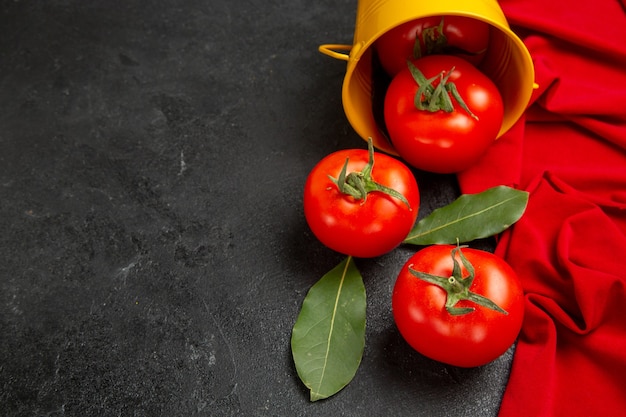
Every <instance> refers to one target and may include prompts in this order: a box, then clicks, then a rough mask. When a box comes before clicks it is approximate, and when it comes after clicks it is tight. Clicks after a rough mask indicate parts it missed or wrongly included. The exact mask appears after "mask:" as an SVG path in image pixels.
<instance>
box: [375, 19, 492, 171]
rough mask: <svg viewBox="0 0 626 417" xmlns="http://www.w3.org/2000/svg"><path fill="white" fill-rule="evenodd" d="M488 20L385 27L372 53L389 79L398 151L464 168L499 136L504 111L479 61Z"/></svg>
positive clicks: (434, 166)
mask: <svg viewBox="0 0 626 417" xmlns="http://www.w3.org/2000/svg"><path fill="white" fill-rule="evenodd" d="M489 31H490V29H489V25H488V24H487V23H485V22H483V21H481V20H477V19H472V18H469V17H464V16H443V17H437V16H433V17H427V18H422V19H417V20H413V21H409V22H407V23H404V24H402V25H400V26H397V27H395V28H393V29H392V30H390V31H388V32H386V33H385V34H383V35H382V36H381V37H380V38H379V39H378V40H377V41H376V44H375V52H376V53H377V56H378V59H379V60H380V63H381V65H382V67H383V68H384V70H385V71H386V72H387V74H388V75H389V76H390V77H392V81H391V83H390V85H389V86H388V88H387V91H386V95H385V102H384V120H385V125H386V129H387V131H388V135H389V138H390V140H391V142H392V144H393V146H394V148H395V149H396V151H397V152H398V154H399V155H400V156H401V157H402V159H404V160H405V161H406V162H408V163H409V164H410V165H412V166H414V167H416V168H419V169H422V170H425V171H431V172H437V173H454V172H460V171H463V170H465V169H467V168H469V167H470V166H472V165H473V164H475V163H476V162H477V161H478V159H479V158H480V157H481V156H482V155H483V154H484V153H485V151H486V150H487V148H488V147H489V145H491V144H492V143H493V141H494V140H495V139H496V137H497V135H498V133H499V131H500V127H501V126H502V118H503V114H504V110H503V104H502V97H501V96H500V92H499V91H498V88H497V87H496V85H495V84H494V83H493V82H492V81H491V79H489V78H488V77H487V76H486V75H485V74H483V73H482V72H481V71H480V70H479V69H478V66H479V65H480V64H481V62H482V61H483V59H484V58H485V55H486V53H487V51H488V47H489Z"/></svg>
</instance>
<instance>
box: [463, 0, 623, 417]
mask: <svg viewBox="0 0 626 417" xmlns="http://www.w3.org/2000/svg"><path fill="white" fill-rule="evenodd" d="M500 5H501V7H502V8H503V10H504V12H505V14H506V16H507V19H508V20H509V23H510V24H511V26H512V28H513V29H514V31H515V32H516V33H517V34H518V35H519V36H520V37H521V38H522V39H523V40H524V42H525V44H526V46H527V47H528V49H529V51H530V53H531V55H532V57H533V61H534V64H535V71H536V82H537V83H538V84H539V88H538V89H537V90H536V92H535V94H534V96H533V99H532V105H531V106H530V108H529V109H528V110H527V112H526V114H525V116H524V117H523V119H522V120H520V121H519V122H518V123H517V124H516V125H515V126H514V128H513V129H511V130H510V131H509V132H508V133H507V134H505V135H504V136H503V137H502V138H500V139H499V140H498V142H496V144H495V145H494V146H493V147H492V149H491V150H490V151H489V153H488V154H487V155H486V156H485V157H484V159H483V160H482V161H481V163H480V164H479V165H478V166H476V167H474V168H472V169H471V170H469V171H467V172H463V173H461V174H459V176H458V177H459V183H460V186H461V190H462V191H463V192H465V193H473V192H478V191H482V190H483V189H485V188H488V187H490V186H493V185H497V184H506V185H512V186H515V187H518V188H521V189H526V190H528V191H530V193H531V195H530V200H529V204H528V209H527V211H526V213H525V215H524V217H523V218H522V219H521V220H520V221H519V222H518V223H517V224H515V225H514V226H513V228H511V229H510V230H508V231H507V232H505V233H504V234H503V235H502V236H501V237H500V239H499V241H498V245H497V249H496V253H498V254H499V255H501V256H503V257H504V258H505V259H507V261H508V262H509V263H510V264H511V265H512V266H513V267H514V268H515V269H516V270H517V272H518V274H519V275H520V277H521V279H522V281H523V285H524V289H525V291H526V318H525V321H524V326H523V329H522V333H521V335H520V339H519V342H518V346H517V350H516V352H515V357H514V360H513V367H512V370H511V377H510V381H509V384H508V386H507V389H506V392H505V395H504V398H503V403H502V406H501V410H500V416H504V417H510V416H518V415H519V416H533V417H536V416H568V417H570V416H623V415H625V413H626V5H625V3H624V1H623V0H622V1H621V2H619V1H616V0H597V1H582V0H570V1H567V2H566V1H556V2H550V1H544V0H502V1H501V2H500Z"/></svg>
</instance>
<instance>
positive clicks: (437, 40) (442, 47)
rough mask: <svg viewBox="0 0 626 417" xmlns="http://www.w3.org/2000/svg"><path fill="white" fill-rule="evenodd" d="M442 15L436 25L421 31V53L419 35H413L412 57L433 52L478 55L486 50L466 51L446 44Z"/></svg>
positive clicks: (419, 56)
mask: <svg viewBox="0 0 626 417" xmlns="http://www.w3.org/2000/svg"><path fill="white" fill-rule="evenodd" d="M443 28H444V16H441V21H440V22H439V24H438V25H437V26H432V27H428V28H426V29H424V30H423V31H422V36H421V42H423V43H424V47H425V48H426V51H425V52H424V53H422V45H421V42H420V37H419V36H416V37H415V44H414V45H413V57H414V58H416V59H417V58H421V57H422V56H426V55H433V54H455V53H459V54H465V55H470V56H472V55H480V54H482V53H484V52H485V51H486V49H483V50H480V51H475V52H473V51H467V50H465V49H462V48H456V47H454V46H450V45H448V38H447V37H446V35H445V33H444V30H443Z"/></svg>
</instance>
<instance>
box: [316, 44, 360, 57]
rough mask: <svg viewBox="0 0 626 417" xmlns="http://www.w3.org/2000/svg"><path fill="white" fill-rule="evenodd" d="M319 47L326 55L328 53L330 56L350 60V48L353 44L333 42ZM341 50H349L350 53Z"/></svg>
mask: <svg viewBox="0 0 626 417" xmlns="http://www.w3.org/2000/svg"><path fill="white" fill-rule="evenodd" d="M318 49H319V51H320V52H321V53H323V54H324V55H328V56H329V57H332V58H335V59H340V60H342V61H348V60H349V58H350V50H351V49H352V45H345V44H332V43H331V44H325V45H320V47H319V48H318ZM339 51H347V52H348V53H342V52H339Z"/></svg>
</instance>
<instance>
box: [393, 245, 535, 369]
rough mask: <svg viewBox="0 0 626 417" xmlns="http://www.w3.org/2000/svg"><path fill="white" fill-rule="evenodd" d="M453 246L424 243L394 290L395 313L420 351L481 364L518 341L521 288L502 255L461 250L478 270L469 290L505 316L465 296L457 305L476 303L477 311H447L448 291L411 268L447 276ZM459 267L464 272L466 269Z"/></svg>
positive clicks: (462, 364) (456, 361) (456, 363)
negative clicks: (489, 301)
mask: <svg viewBox="0 0 626 417" xmlns="http://www.w3.org/2000/svg"><path fill="white" fill-rule="evenodd" d="M454 248H455V247H454V246H452V245H432V246H428V247H426V248H424V249H422V250H420V251H418V252H417V253H415V254H414V255H413V256H412V257H411V258H410V259H409V260H408V261H407V262H406V264H405V265H404V266H403V268H402V270H401V271H400V273H399V275H398V278H397V280H396V283H395V285H394V289H393V293H392V310H393V317H394V321H395V322H396V326H397V328H398V330H399V332H400V334H401V335H402V337H403V338H404V339H405V340H406V341H407V343H408V344H409V345H410V346H411V347H412V348H413V349H415V350H416V351H417V352H419V353H421V354H422V355H424V356H427V357H429V358H431V359H434V360H437V361H439V362H443V363H447V364H450V365H454V366H459V367H466V368H468V367H476V366H481V365H484V364H486V363H489V362H491V361H493V360H495V359H497V358H498V357H499V356H501V355H502V354H503V353H504V352H506V351H507V350H508V348H509V347H511V345H512V344H513V343H514V342H515V340H516V339H517V336H518V335H519V332H520V329H521V326H522V321H523V317H524V296H523V290H522V286H521V283H520V281H519V278H518V277H517V275H516V273H515V271H513V269H512V268H511V267H510V266H509V265H508V264H507V263H506V262H505V261H504V260H503V259H501V258H500V257H498V256H496V255H494V254H492V253H490V252H485V251H481V250H476V249H469V248H464V249H463V254H464V255H465V257H466V258H467V260H469V261H470V263H471V264H472V265H473V266H474V269H475V273H476V275H475V278H474V281H473V283H472V286H471V288H470V290H471V291H472V292H475V293H478V294H480V295H483V296H485V297H487V298H489V299H490V300H492V301H493V302H495V303H496V304H497V305H498V306H500V307H501V308H503V309H504V310H506V311H507V313H508V314H506V315H505V314H502V313H499V312H497V311H495V310H491V309H489V308H486V307H483V306H479V305H477V304H476V303H473V302H471V301H467V300H464V301H459V302H458V303H457V306H458V307H474V308H475V311H473V312H471V313H468V314H465V315H460V316H453V315H451V314H450V313H449V312H448V311H447V310H446V308H445V307H444V305H445V302H446V292H445V291H444V290H443V289H441V288H439V287H438V286H436V285H434V284H430V283H428V282H426V281H424V280H421V279H420V278H418V277H416V276H415V275H413V274H412V273H411V272H409V267H411V268H412V269H415V270H417V271H422V272H426V273H429V274H433V275H438V276H444V277H447V276H451V274H452V268H453V263H452V258H451V251H452V249H454ZM457 259H458V255H457ZM463 271H464V276H466V275H467V272H466V271H465V269H464V268H463Z"/></svg>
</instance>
